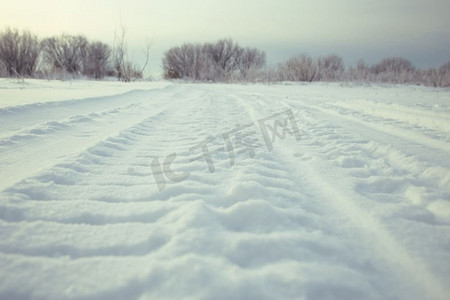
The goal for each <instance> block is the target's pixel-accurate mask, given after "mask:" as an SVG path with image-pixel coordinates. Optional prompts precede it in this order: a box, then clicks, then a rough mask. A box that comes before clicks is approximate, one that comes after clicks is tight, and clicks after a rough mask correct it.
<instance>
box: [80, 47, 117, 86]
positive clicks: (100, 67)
mask: <svg viewBox="0 0 450 300" xmlns="http://www.w3.org/2000/svg"><path fill="white" fill-rule="evenodd" d="M110 54H111V48H110V47H109V46H108V45H106V44H104V43H102V42H94V43H91V44H89V46H88V47H87V56H86V59H85V66H84V69H83V73H84V74H85V75H87V76H90V77H94V78H95V79H101V78H103V77H104V76H105V75H106V73H107V71H108V59H109V56H110Z"/></svg>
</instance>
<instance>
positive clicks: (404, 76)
mask: <svg viewBox="0 0 450 300" xmlns="http://www.w3.org/2000/svg"><path fill="white" fill-rule="evenodd" d="M371 71H372V73H373V74H374V75H376V76H375V78H376V80H378V81H382V82H391V83H407V82H410V83H412V82H414V81H415V77H416V74H415V71H416V70H415V68H414V66H413V64H412V63H411V62H410V61H409V60H407V59H404V58H401V57H390V58H385V59H383V60H382V61H381V62H379V63H378V64H376V65H374V66H372V68H371Z"/></svg>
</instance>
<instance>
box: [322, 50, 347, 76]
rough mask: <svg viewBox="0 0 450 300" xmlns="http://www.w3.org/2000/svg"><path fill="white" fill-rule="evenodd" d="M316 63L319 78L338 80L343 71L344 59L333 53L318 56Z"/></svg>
mask: <svg viewBox="0 0 450 300" xmlns="http://www.w3.org/2000/svg"><path fill="white" fill-rule="evenodd" d="M318 65H319V73H320V79H321V80H339V79H340V78H341V76H342V75H343V73H344V71H345V66H344V61H343V60H342V58H341V57H339V56H337V55H334V54H333V55H328V56H325V57H322V58H319V61H318Z"/></svg>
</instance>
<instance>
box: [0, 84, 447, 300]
mask: <svg viewBox="0 0 450 300" xmlns="http://www.w3.org/2000/svg"><path fill="white" fill-rule="evenodd" d="M449 262H450V92H449V91H448V90H444V89H434V88H425V87H414V86H379V85H375V86H362V85H352V84H348V85H342V84H320V83H315V84H308V85H302V84H277V85H263V84H255V85H231V84H181V83H168V82H152V83H148V82H141V83H131V84H123V83H117V82H85V81H73V82H50V81H39V80H26V81H25V83H18V82H15V81H10V80H4V79H3V80H1V81H0V299H180V298H184V299H448V298H447V297H448V295H449V294H450V288H449V285H448V283H449V282H450V263H449Z"/></svg>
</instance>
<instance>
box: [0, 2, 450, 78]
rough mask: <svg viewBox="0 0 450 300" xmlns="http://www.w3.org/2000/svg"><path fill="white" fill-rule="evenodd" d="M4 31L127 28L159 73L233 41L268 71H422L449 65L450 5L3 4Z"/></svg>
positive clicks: (100, 32)
mask: <svg viewBox="0 0 450 300" xmlns="http://www.w3.org/2000/svg"><path fill="white" fill-rule="evenodd" d="M0 3H1V6H0V7H1V9H0V28H1V29H3V28H4V27H6V26H10V27H14V28H19V29H29V30H31V31H32V32H34V33H36V34H38V35H39V36H40V37H46V36H50V35H54V34H60V33H63V32H66V33H72V34H78V33H82V34H84V35H86V36H87V37H88V38H89V39H92V40H94V39H98V40H102V41H104V42H107V43H111V42H112V41H113V39H114V32H115V31H118V30H119V28H120V25H121V24H123V25H124V26H125V27H126V28H127V37H128V43H129V48H130V50H131V52H132V53H133V55H134V56H135V58H136V59H138V60H139V59H141V56H142V55H141V52H142V51H141V48H140V47H143V46H144V45H145V41H146V39H148V38H152V39H153V40H154V44H153V47H152V50H151V55H152V56H151V59H152V63H151V65H150V69H151V72H152V73H153V74H156V73H159V72H160V69H159V67H160V65H161V57H162V54H163V53H164V51H166V50H167V49H168V48H170V47H171V46H176V45H180V44H182V43H184V42H210V41H215V40H217V39H220V38H232V39H234V40H235V41H237V42H238V43H239V44H240V45H242V46H252V47H258V48H260V49H261V50H265V51H266V53H267V58H268V62H269V64H276V63H278V62H280V61H282V60H284V59H287V58H289V57H290V56H292V55H295V54H299V53H307V54H309V55H311V56H314V57H317V56H320V55H324V54H331V53H333V54H338V55H340V56H341V57H343V58H344V60H345V62H346V63H347V64H351V63H355V62H356V61H357V60H358V59H360V58H363V59H365V60H366V61H367V62H369V63H375V62H377V61H379V60H380V59H382V58H385V57H388V56H402V57H405V58H407V59H409V60H411V61H412V62H413V63H414V64H415V65H416V66H418V67H434V66H439V65H440V64H442V63H444V62H446V61H449V60H450V29H449V28H450V17H449V12H450V0H378V1H370V0H335V1H332V0H323V1H320V0H315V1H314V0H306V1H300V0H276V1H275V0H226V1H224V0H147V1H138V0H39V1H36V0H26V1H22V0H14V1H11V0H8V1H7V0H0Z"/></svg>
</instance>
